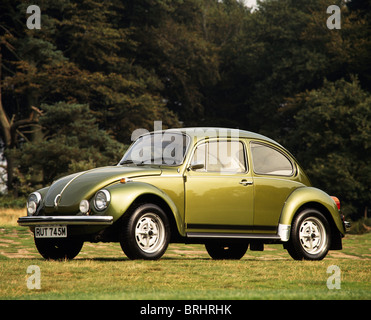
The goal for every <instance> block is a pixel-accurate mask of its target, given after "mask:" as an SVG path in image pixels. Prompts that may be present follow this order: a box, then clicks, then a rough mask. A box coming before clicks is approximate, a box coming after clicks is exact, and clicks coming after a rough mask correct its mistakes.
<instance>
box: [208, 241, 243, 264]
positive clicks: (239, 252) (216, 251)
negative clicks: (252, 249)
mask: <svg viewBox="0 0 371 320" xmlns="http://www.w3.org/2000/svg"><path fill="white" fill-rule="evenodd" d="M205 248H206V251H207V253H208V254H209V255H210V257H211V258H213V259H214V260H240V259H241V258H242V257H243V256H244V255H245V253H246V250H247V248H248V244H220V243H206V244H205Z"/></svg>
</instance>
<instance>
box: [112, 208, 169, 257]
mask: <svg viewBox="0 0 371 320" xmlns="http://www.w3.org/2000/svg"><path fill="white" fill-rule="evenodd" d="M119 238H120V245H121V248H122V250H123V251H124V253H125V254H126V255H127V257H128V258H129V259H132V260H134V259H144V260H157V259H160V258H161V257H162V256H163V254H164V253H165V251H166V249H167V247H168V245H169V242H170V224H169V220H168V218H167V216H166V214H165V212H164V211H163V210H162V209H161V208H160V207H159V206H157V205H155V204H150V203H149V204H142V205H139V206H138V207H136V208H135V209H134V210H132V212H131V213H129V212H128V213H127V216H125V217H124V218H123V220H122V227H121V230H120V234H119Z"/></svg>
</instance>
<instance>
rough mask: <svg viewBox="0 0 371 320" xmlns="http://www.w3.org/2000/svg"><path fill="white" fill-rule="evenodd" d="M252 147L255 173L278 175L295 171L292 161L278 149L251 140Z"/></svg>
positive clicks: (288, 174)
mask: <svg viewBox="0 0 371 320" xmlns="http://www.w3.org/2000/svg"><path fill="white" fill-rule="evenodd" d="M250 147H251V154H252V162H253V168H254V172H255V173H257V174H266V175H277V176H291V175H292V174H293V173H294V168H293V165H292V163H291V161H290V160H289V159H288V158H287V157H286V156H285V155H284V154H282V153H281V152H280V151H278V150H277V149H275V148H272V147H270V146H268V145H265V144H261V143H256V142H251V143H250Z"/></svg>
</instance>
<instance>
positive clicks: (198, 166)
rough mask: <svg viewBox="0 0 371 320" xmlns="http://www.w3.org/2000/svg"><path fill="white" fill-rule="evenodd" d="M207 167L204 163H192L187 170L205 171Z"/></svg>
mask: <svg viewBox="0 0 371 320" xmlns="http://www.w3.org/2000/svg"><path fill="white" fill-rule="evenodd" d="M204 167H205V165H204V164H203V163H198V162H196V163H191V165H190V166H189V167H188V168H187V170H188V171H191V170H198V169H203V168H204Z"/></svg>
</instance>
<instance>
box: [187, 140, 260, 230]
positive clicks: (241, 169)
mask: <svg viewBox="0 0 371 320" xmlns="http://www.w3.org/2000/svg"><path fill="white" fill-rule="evenodd" d="M246 147H247V145H246V144H245V143H244V141H243V140H240V139H236V140H228V139H224V140H223V139H218V140H216V139H215V140H212V139H210V140H205V141H202V142H201V143H199V144H198V145H197V146H196V148H195V150H194V153H193V156H192V157H191V163H190V164H191V166H190V167H189V169H188V170H187V171H186V173H185V181H186V182H185V221H186V228H187V232H204V233H221V232H222V233H244V232H249V231H251V228H252V224H253V186H252V177H251V172H250V171H249V169H248V161H247V153H246Z"/></svg>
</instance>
